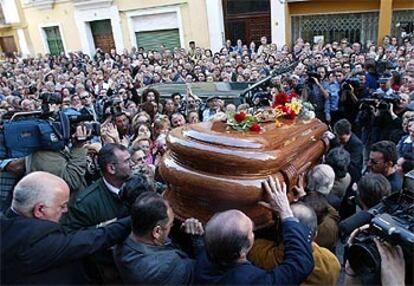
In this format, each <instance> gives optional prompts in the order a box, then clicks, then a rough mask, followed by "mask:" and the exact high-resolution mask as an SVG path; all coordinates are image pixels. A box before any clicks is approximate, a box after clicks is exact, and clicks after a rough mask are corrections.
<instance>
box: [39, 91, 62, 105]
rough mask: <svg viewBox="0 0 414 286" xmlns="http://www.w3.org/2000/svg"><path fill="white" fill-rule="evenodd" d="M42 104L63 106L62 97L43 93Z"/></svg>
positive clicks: (41, 96)
mask: <svg viewBox="0 0 414 286" xmlns="http://www.w3.org/2000/svg"><path fill="white" fill-rule="evenodd" d="M39 99H40V100H42V104H62V96H61V95H60V94H58V93H53V92H43V93H42V94H40V95H39Z"/></svg>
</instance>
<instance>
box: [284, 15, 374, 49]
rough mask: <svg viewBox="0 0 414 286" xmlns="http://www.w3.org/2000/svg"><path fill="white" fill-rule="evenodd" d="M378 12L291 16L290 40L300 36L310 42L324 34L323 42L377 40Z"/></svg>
mask: <svg viewBox="0 0 414 286" xmlns="http://www.w3.org/2000/svg"><path fill="white" fill-rule="evenodd" d="M377 33H378V12H367V13H347V14H329V15H309V16H292V36H293V37H292V41H293V42H295V41H296V39H297V38H299V37H301V38H303V39H304V40H305V41H309V42H312V41H313V37H314V36H322V35H323V36H324V40H325V42H331V41H340V40H341V39H342V38H347V39H348V41H350V42H361V43H362V44H364V45H365V44H366V43H367V42H368V41H369V42H374V43H375V42H376V41H377Z"/></svg>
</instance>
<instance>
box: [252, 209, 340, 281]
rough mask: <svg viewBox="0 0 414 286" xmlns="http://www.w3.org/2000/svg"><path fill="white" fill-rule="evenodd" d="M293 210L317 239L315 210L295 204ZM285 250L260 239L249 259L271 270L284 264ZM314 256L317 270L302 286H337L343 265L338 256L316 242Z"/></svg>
mask: <svg viewBox="0 0 414 286" xmlns="http://www.w3.org/2000/svg"><path fill="white" fill-rule="evenodd" d="M291 208H292V212H293V215H294V216H295V217H296V218H297V219H298V220H299V222H301V223H303V224H304V225H306V226H308V227H309V228H310V230H311V232H312V234H313V238H314V239H315V237H316V234H317V231H318V220H317V217H316V214H315V212H314V211H313V209H312V208H310V207H308V206H306V205H305V204H302V203H296V204H293V205H291ZM283 248H284V247H283V245H282V244H276V242H274V241H270V240H266V239H258V240H256V241H255V242H254V245H253V248H252V250H251V251H250V253H249V259H250V260H251V261H252V262H253V263H254V264H255V265H257V266H258V267H260V268H263V269H266V270H271V269H272V268H274V267H275V266H277V265H279V264H281V263H282V261H283ZM312 255H313V259H314V261H315V268H314V269H313V271H312V273H311V274H310V275H309V276H308V277H307V278H306V280H305V281H304V282H303V283H302V284H301V285H302V286H303V285H336V280H337V279H338V277H339V272H340V271H341V265H340V264H339V261H338V259H337V258H336V256H335V255H334V254H333V253H332V252H330V251H329V250H328V249H326V248H323V247H320V246H319V245H318V244H317V243H316V242H312Z"/></svg>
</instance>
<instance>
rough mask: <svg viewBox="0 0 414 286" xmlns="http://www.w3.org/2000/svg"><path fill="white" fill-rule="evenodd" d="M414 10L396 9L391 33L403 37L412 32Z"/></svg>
mask: <svg viewBox="0 0 414 286" xmlns="http://www.w3.org/2000/svg"><path fill="white" fill-rule="evenodd" d="M413 15H414V10H402V11H394V12H393V13H392V24H391V35H392V36H396V37H398V38H399V39H400V40H401V39H402V35H403V34H405V36H407V35H409V34H410V33H411V34H412V33H413V31H412V29H413V27H414V16H413Z"/></svg>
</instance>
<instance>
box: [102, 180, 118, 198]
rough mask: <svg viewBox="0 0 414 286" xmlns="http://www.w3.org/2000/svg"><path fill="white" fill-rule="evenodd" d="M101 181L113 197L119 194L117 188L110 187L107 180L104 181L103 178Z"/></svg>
mask: <svg viewBox="0 0 414 286" xmlns="http://www.w3.org/2000/svg"><path fill="white" fill-rule="evenodd" d="M103 181H104V184H105V186H106V187H107V188H108V190H109V191H110V192H111V193H114V194H115V195H118V194H119V191H120V190H119V189H118V188H117V187H114V186H112V185H111V184H110V183H108V181H107V180H105V178H103Z"/></svg>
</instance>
